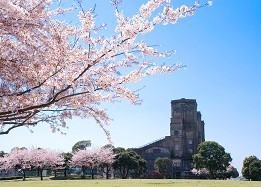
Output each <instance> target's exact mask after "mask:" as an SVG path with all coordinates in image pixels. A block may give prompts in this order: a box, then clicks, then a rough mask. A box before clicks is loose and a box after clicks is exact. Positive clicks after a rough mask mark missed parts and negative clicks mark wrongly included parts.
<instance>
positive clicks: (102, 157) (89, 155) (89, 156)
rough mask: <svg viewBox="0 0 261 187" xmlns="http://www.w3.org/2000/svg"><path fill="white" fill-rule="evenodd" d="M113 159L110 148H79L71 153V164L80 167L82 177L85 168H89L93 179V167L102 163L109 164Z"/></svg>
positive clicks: (97, 166) (95, 167)
mask: <svg viewBox="0 0 261 187" xmlns="http://www.w3.org/2000/svg"><path fill="white" fill-rule="evenodd" d="M113 161H114V154H113V151H112V150H111V149H105V148H95V149H91V150H79V151H77V152H74V153H73V156H72V160H71V164H72V166H74V167H79V168H81V169H82V177H83V178H84V177H85V171H86V169H90V170H91V174H92V179H94V169H98V168H99V167H101V166H103V165H104V164H108V165H111V164H112V163H113Z"/></svg>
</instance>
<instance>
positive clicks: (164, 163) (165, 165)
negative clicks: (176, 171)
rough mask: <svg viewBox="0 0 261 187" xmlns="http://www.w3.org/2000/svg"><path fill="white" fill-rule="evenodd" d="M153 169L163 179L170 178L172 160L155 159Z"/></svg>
mask: <svg viewBox="0 0 261 187" xmlns="http://www.w3.org/2000/svg"><path fill="white" fill-rule="evenodd" d="M154 167H155V169H156V170H157V171H158V172H159V174H160V175H161V176H162V177H163V178H164V179H165V178H171V175H172V160H171V159H169V158H161V157H159V158H157V159H156V160H155V163H154Z"/></svg>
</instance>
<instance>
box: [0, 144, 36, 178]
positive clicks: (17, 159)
mask: <svg viewBox="0 0 261 187" xmlns="http://www.w3.org/2000/svg"><path fill="white" fill-rule="evenodd" d="M0 162H2V163H1V164H0V168H1V169H3V170H5V171H9V170H11V169H16V170H18V171H20V172H21V173H22V175H23V180H24V181H25V177H26V171H27V170H29V169H31V152H30V151H29V150H27V149H14V150H12V151H11V152H10V154H6V155H5V156H4V157H3V158H2V160H1V161H0Z"/></svg>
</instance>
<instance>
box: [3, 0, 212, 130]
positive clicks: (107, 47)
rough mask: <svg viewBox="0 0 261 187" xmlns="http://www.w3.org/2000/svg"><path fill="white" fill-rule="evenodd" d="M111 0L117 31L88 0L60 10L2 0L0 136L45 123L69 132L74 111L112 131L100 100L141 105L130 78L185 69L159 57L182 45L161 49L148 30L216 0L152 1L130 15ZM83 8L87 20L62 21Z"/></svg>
mask: <svg viewBox="0 0 261 187" xmlns="http://www.w3.org/2000/svg"><path fill="white" fill-rule="evenodd" d="M78 2H80V1H78ZM111 2H112V4H113V5H114V6H116V10H115V20H116V22H117V24H116V27H115V29H114V30H115V33H114V34H113V35H110V36H103V35H102V34H100V35H99V31H101V30H102V29H103V28H104V27H105V24H104V25H98V24H96V22H95V20H96V13H95V9H93V8H92V9H90V10H84V9H83V8H82V6H81V4H80V3H79V6H78V7H75V6H72V7H70V8H62V7H61V6H60V4H58V5H57V8H54V7H55V4H52V1H51V0H8V1H0V7H1V8H0V42H1V45H0V69H1V71H0V103H1V105H0V125H1V131H0V134H8V133H9V132H10V131H11V130H12V129H14V128H18V127H22V126H25V127H28V128H30V127H32V126H35V125H37V124H39V123H40V122H45V123H48V124H50V127H51V129H52V130H53V131H54V132H55V131H61V130H60V129H61V128H60V127H66V121H65V120H66V119H68V118H72V117H74V116H77V117H82V118H93V119H94V120H95V121H96V122H97V123H98V124H100V126H101V127H102V128H103V129H104V130H105V125H106V124H108V123H109V117H108V116H107V114H106V112H105V111H104V109H102V108H99V104H100V103H102V102H112V101H115V100H117V99H121V98H123V99H127V100H129V101H130V102H131V103H133V104H137V103H139V97H138V94H137V92H135V91H133V90H130V89H128V86H127V85H128V84H129V83H135V82H137V81H139V80H140V79H141V78H142V77H144V76H148V75H152V74H158V73H172V72H173V71H175V70H177V69H179V68H180V67H181V66H180V65H179V64H177V65H170V66H168V65H164V64H163V65H157V63H156V59H157V58H162V57H166V56H169V55H172V54H173V53H174V51H169V52H160V51H159V50H158V49H157V47H154V46H150V44H147V43H146V42H145V41H143V40H141V39H142V35H145V34H147V33H149V32H151V31H153V29H154V28H155V26H156V25H161V24H162V25H166V24H169V23H171V24H175V23H176V22H177V21H178V20H179V19H180V18H184V17H186V16H190V15H192V14H194V12H195V11H196V10H197V9H198V8H199V7H202V6H204V5H207V4H211V3H206V4H203V5H200V4H199V3H198V2H196V3H195V4H194V5H192V6H190V7H188V6H185V5H182V6H181V7H177V8H173V7H172V5H171V2H170V0H149V1H148V2H147V3H146V4H143V5H142V6H141V7H140V10H139V12H137V13H136V14H134V15H133V16H132V17H127V16H124V14H123V12H122V11H120V10H119V7H118V5H119V2H117V1H116V0H112V1H111ZM77 11H78V18H79V21H80V25H78V24H73V23H66V22H65V21H64V20H63V21H61V19H58V17H59V15H65V14H67V13H69V12H77ZM152 59H153V60H152ZM105 132H106V133H107V131H106V130H105Z"/></svg>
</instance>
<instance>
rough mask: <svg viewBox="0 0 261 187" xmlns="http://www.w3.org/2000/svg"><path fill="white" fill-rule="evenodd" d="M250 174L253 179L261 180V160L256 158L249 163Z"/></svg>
mask: <svg viewBox="0 0 261 187" xmlns="http://www.w3.org/2000/svg"><path fill="white" fill-rule="evenodd" d="M249 174H250V177H251V180H253V181H258V180H261V160H254V161H253V162H251V164H250V165H249Z"/></svg>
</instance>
